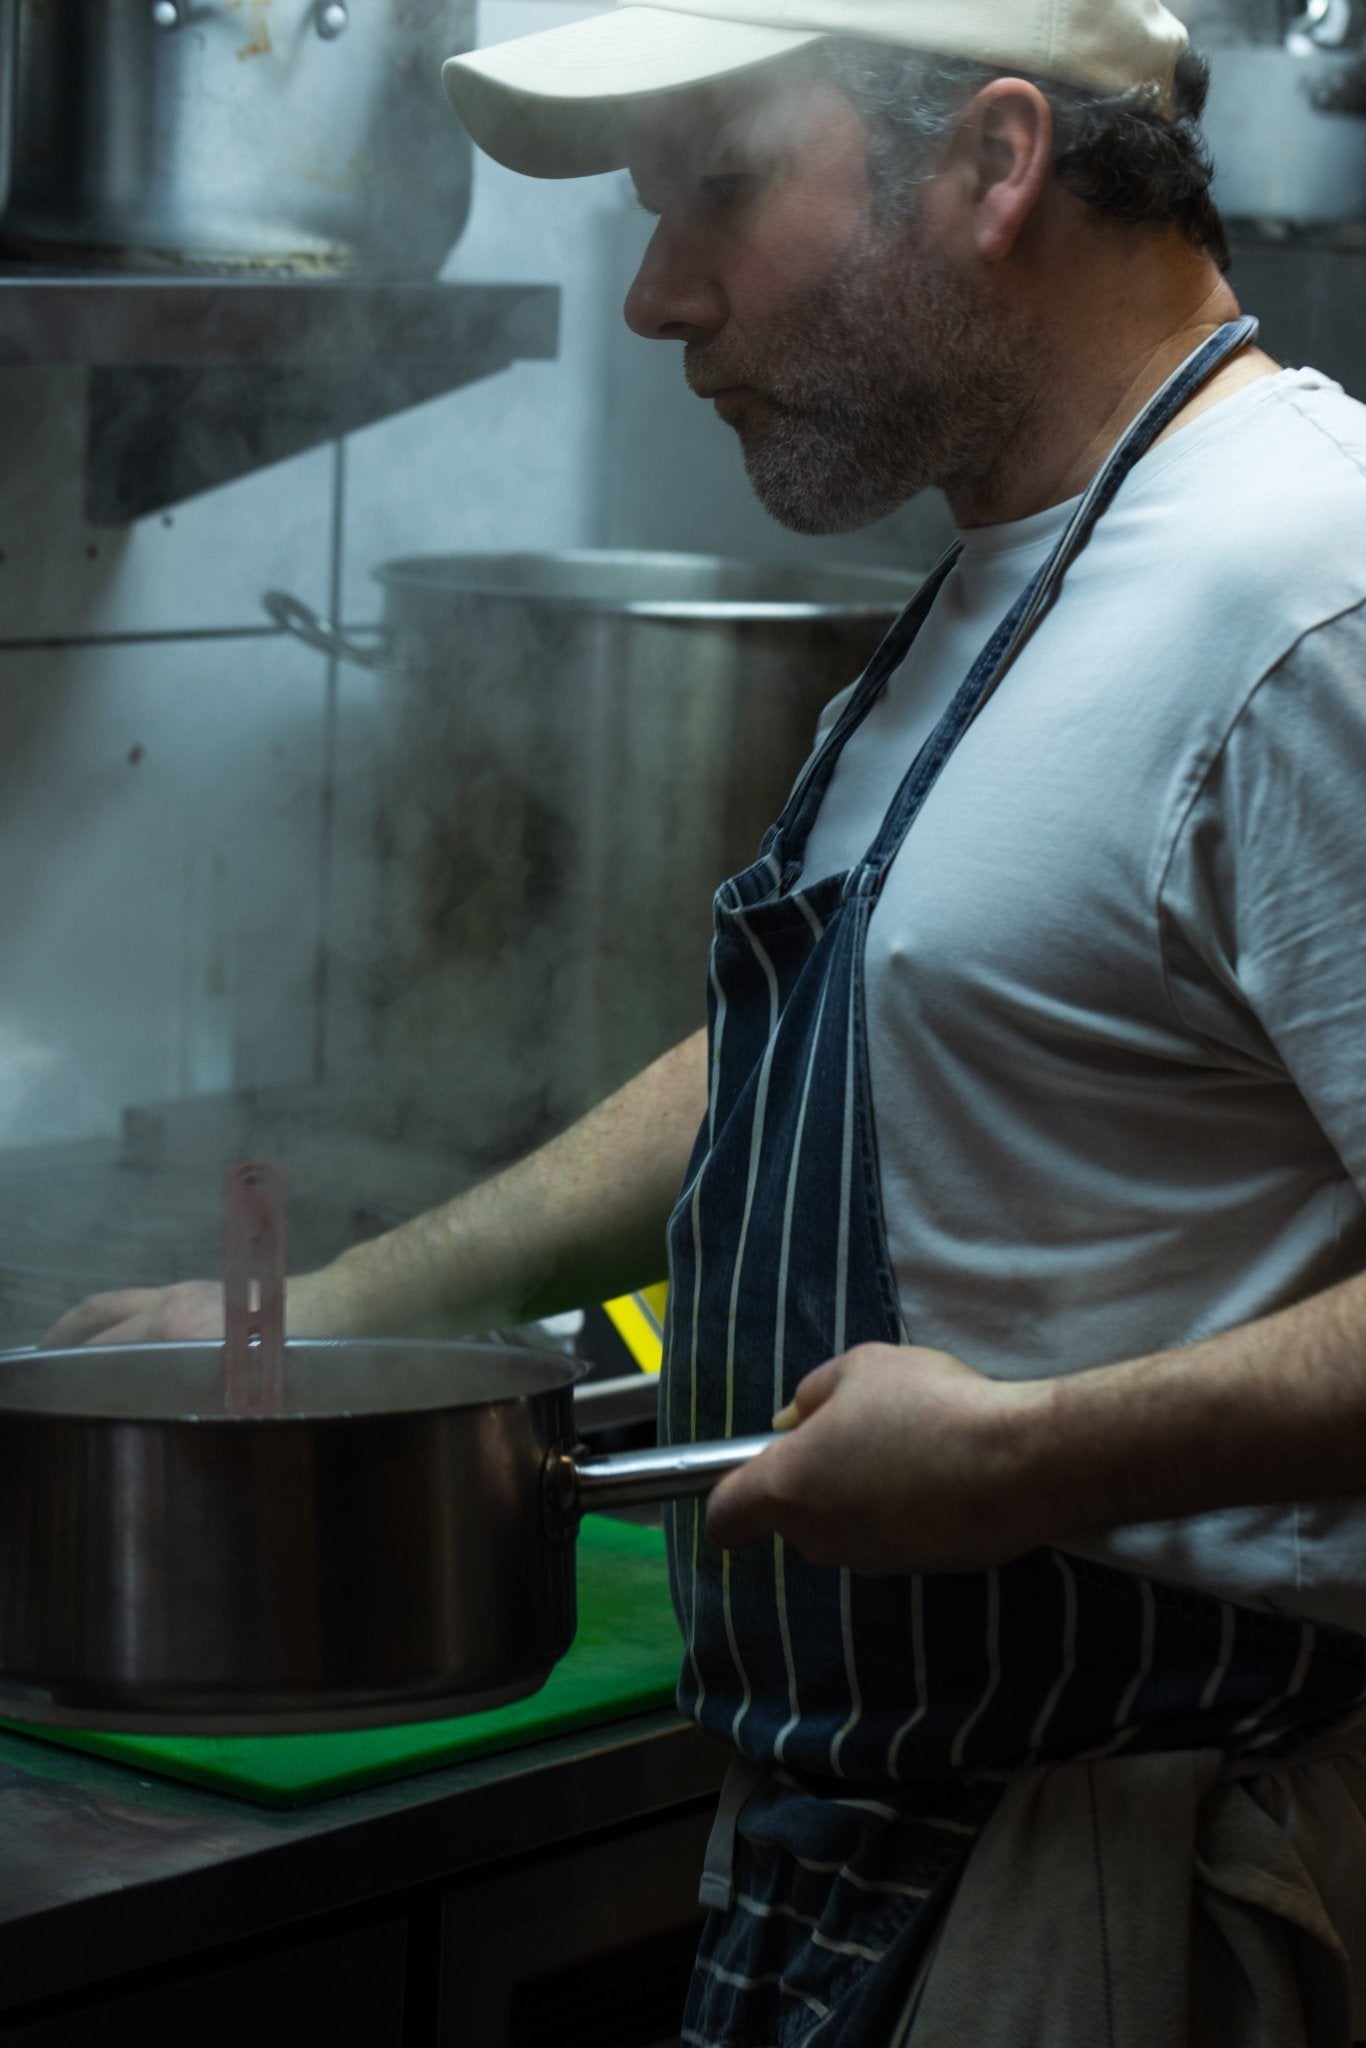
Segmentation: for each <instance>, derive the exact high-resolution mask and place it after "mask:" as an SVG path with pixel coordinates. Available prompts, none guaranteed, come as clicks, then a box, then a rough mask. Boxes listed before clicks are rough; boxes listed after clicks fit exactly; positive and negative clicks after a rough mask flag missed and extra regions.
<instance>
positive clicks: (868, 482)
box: [684, 221, 1037, 533]
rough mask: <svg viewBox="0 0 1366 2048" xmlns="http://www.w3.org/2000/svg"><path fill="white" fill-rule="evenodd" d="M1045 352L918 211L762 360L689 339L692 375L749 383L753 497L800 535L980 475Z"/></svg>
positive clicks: (827, 286) (856, 259)
mask: <svg viewBox="0 0 1366 2048" xmlns="http://www.w3.org/2000/svg"><path fill="white" fill-rule="evenodd" d="M1035 354H1036V351H1035V349H1034V347H1033V346H1032V345H1031V341H1030V337H1029V336H1028V334H1027V333H1026V332H1025V330H1024V328H1023V325H1022V323H1020V322H1017V321H1013V320H1011V319H1010V318H1009V317H1008V316H1007V315H1005V314H1004V312H1003V310H1002V309H1001V308H1000V306H999V305H992V306H991V307H989V308H988V306H987V305H986V304H985V303H983V301H982V299H981V298H980V296H979V295H978V294H977V293H975V292H974V291H973V290H972V289H971V288H970V287H969V286H968V285H967V283H966V282H965V281H964V280H963V279H962V278H961V277H959V276H958V275H957V273H955V272H953V271H952V270H951V269H950V268H949V266H948V265H947V264H946V263H945V261H944V259H943V257H942V256H941V255H940V254H939V252H938V250H937V249H935V248H934V247H933V246H931V244H930V242H929V238H928V236H927V235H926V234H925V232H924V231H923V229H922V228H921V227H920V226H919V224H918V223H916V222H914V221H913V222H911V223H910V224H909V225H907V226H904V227H902V228H900V229H898V230H897V231H895V233H891V232H888V231H886V230H884V231H881V232H880V233H878V234H876V235H875V236H874V237H872V238H869V239H865V240H864V241H863V242H862V243H861V244H860V246H859V247H858V248H856V249H854V250H852V251H850V252H849V253H848V254H847V255H846V256H845V257H844V258H843V259H842V260H841V262H840V264H839V266H838V268H837V269H836V270H835V271H834V272H833V273H832V274H831V275H830V276H828V277H827V278H825V279H823V280H822V282H821V283H820V284H819V285H818V286H816V287H814V288H813V290H812V291H811V292H810V293H809V294H808V295H807V296H806V298H805V299H804V300H803V301H802V302H801V304H800V305H799V306H798V307H797V308H796V310H795V312H794V314H793V317H792V318H791V320H790V322H789V323H788V325H787V326H786V327H785V329H784V331H783V332H782V333H781V334H780V335H779V336H778V337H777V338H776V339H774V340H773V341H772V342H771V343H770V344H769V346H768V347H767V348H766V349H765V352H764V358H763V360H762V361H760V360H756V359H751V360H750V361H748V362H744V361H738V360H737V361H729V360H727V358H726V356H725V354H724V351H723V349H722V348H720V347H719V346H717V345H715V344H710V343H706V342H690V343H689V344H688V346H687V349H686V350H685V353H684V367H685V372H686V375H687V378H688V382H689V384H691V385H692V386H693V388H694V389H695V390H696V389H699V388H700V389H702V390H704V391H717V390H720V389H723V388H726V387H732V388H733V387H736V386H744V387H745V388H746V399H745V404H744V410H743V412H742V414H741V416H740V419H739V424H738V428H737V431H738V433H739V436H740V442H741V447H742V450H743V453H744V460H745V469H746V472H747V473H748V476H749V480H750V483H751V485H752V486H753V489H754V492H755V495H756V496H757V497H758V499H759V501H760V503H761V504H762V505H763V506H764V508H765V510H766V511H768V512H769V513H770V514H771V515H772V517H773V518H774V519H776V520H778V521H779V522H780V523H781V524H782V525H784V526H788V527H791V528H792V529H793V530H794V531H795V532H797V533H849V532H852V531H853V530H854V529H855V528H856V527H860V526H867V525H868V524H870V522H871V521H873V520H875V519H882V518H885V517H886V515H887V514H888V513H890V512H894V511H895V510H896V508H897V507H898V506H899V505H903V504H905V503H906V501H907V500H908V499H909V498H913V497H914V496H915V495H916V494H917V492H919V491H923V490H925V489H926V488H928V487H929V486H931V485H934V486H938V487H939V488H940V489H942V490H946V491H948V492H949V494H950V496H953V495H955V491H956V490H959V491H961V490H963V489H964V488H965V487H973V488H976V489H980V488H981V486H982V485H983V484H985V483H986V482H988V481H989V479H990V478H991V476H992V475H993V473H994V472H995V470H996V469H997V468H998V466H999V465H1000V463H1001V462H1002V460H1003V459H1008V458H1009V456H1010V454H1011V452H1012V448H1013V445H1016V444H1018V439H1019V435H1020V431H1021V429H1022V427H1023V425H1024V422H1025V420H1026V418H1027V416H1028V413H1029V409H1030V398H1029V394H1030V391H1031V387H1032V386H1033V384H1034V378H1033V375H1032V374H1031V372H1032V371H1033V370H1034V369H1036V368H1037V365H1036V364H1035V363H1034V356H1035Z"/></svg>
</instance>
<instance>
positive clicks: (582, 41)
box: [441, 5, 820, 178]
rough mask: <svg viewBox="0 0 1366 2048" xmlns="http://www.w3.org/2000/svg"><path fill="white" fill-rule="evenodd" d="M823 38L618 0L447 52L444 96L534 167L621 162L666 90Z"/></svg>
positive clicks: (567, 171)
mask: <svg viewBox="0 0 1366 2048" xmlns="http://www.w3.org/2000/svg"><path fill="white" fill-rule="evenodd" d="M819 40H820V32H819V31H812V30H802V29H779V28H768V27H764V26H761V25H760V24H758V23H755V22H747V21H719V20H717V19H715V18H714V17H712V16H709V15H699V14H675V13H674V12H672V10H670V9H668V8H662V7H648V6H638V5H637V6H625V7H614V8H612V9H611V10H610V12H608V13H605V14H590V15H588V16H587V17H586V18H585V19H584V20H582V21H574V22H568V23H566V24H564V25H563V26H562V27H560V28H548V29H542V30H541V32H540V33H539V34H538V35H532V36H520V37H518V38H517V40H516V41H515V42H510V43H498V44H495V45H494V46H493V47H492V48H491V49H488V50H471V51H469V52H468V53H467V54H466V55H464V56H461V57H451V58H449V59H448V60H447V62H446V64H445V65H444V66H443V67H442V73H441V82H442V84H443V85H444V86H445V88H446V97H447V99H448V100H449V101H450V103H451V105H452V106H453V107H454V108H455V111H456V113H457V114H458V115H459V116H460V119H461V120H462V121H463V122H464V124H465V126H466V127H467V128H468V129H469V132H470V134H471V135H472V136H473V137H474V139H475V141H476V142H477V143H478V145H479V147H480V148H481V149H482V150H485V151H486V152H487V153H488V155H489V156H491V157H494V158H496V159H497V161H498V162H499V163H500V164H507V165H508V167H509V168H510V169H511V170H514V171H525V172H526V173H528V175H529V176H531V177H533V178H580V177H585V176H588V175H590V174H591V173H593V172H595V171H615V170H620V168H621V166H622V165H623V164H624V163H625V162H626V152H627V139H628V137H629V135H630V130H631V124H632V122H633V120H634V119H635V118H636V116H637V115H638V113H639V112H640V111H641V108H642V106H643V105H644V104H647V103H648V102H649V101H650V100H652V99H656V98H658V97H659V96H660V95H662V94H664V93H670V92H678V91H679V90H681V89H682V88H683V87H686V86H691V85H703V84H705V83H706V82H707V81H708V80H709V79H717V78H725V77H728V76H729V75H730V74H731V73H733V72H737V71H746V70H748V69H749V68H750V67H751V66H752V65H755V64H766V63H769V62H771V61H772V59H773V58H775V57H784V56H786V55H788V54H789V52H791V51H793V50H800V49H801V48H802V47H803V46H804V45H805V44H807V43H814V42H818V41H819Z"/></svg>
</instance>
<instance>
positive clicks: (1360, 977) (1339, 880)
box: [1160, 607, 1366, 1193]
mask: <svg viewBox="0 0 1366 2048" xmlns="http://www.w3.org/2000/svg"><path fill="white" fill-rule="evenodd" d="M1198 680H1199V679H1198V677H1193V678H1192V686H1193V687H1198ZM1160 913H1161V922H1162V931H1163V946H1164V953H1165V959H1166V966H1167V973H1168V985H1169V988H1170V990H1171V994H1172V1000H1173V1002H1174V1003H1175V1004H1176V1007H1177V1009H1178V1010H1179V1012H1180V1014H1181V1016H1182V1019H1183V1021H1184V1022H1185V1023H1186V1024H1187V1026H1188V1027H1189V1028H1191V1029H1193V1030H1195V1031H1196V1032H1197V1033H1198V1034H1199V1035H1200V1036H1201V1037H1203V1038H1204V1039H1205V1040H1206V1041H1207V1043H1208V1044H1209V1046H1210V1051H1211V1056H1212V1057H1213V1058H1215V1059H1217V1060H1220V1061H1223V1062H1226V1063H1227V1064H1229V1065H1230V1066H1232V1067H1235V1068H1240V1069H1242V1070H1244V1071H1246V1070H1247V1069H1249V1068H1254V1069H1256V1070H1258V1071H1260V1072H1262V1073H1263V1074H1264V1075H1266V1076H1267V1077H1268V1078H1274V1077H1275V1076H1276V1075H1277V1074H1280V1075H1283V1077H1284V1079H1285V1081H1286V1083H1287V1085H1291V1086H1293V1087H1295V1088H1296V1089H1298V1091H1299V1092H1300V1094H1301V1096H1302V1097H1303V1098H1304V1100H1305V1102H1306V1104H1307V1105H1308V1107H1309V1109H1310V1111H1311V1113H1312V1114H1313V1116H1314V1118H1315V1120H1316V1122H1317V1123H1318V1125H1319V1127H1320V1129H1321V1130H1322V1131H1323V1133H1324V1135H1325V1136H1326V1137H1327V1138H1328V1140H1329V1142H1330V1143H1331V1145H1332V1146H1333V1148H1334V1150H1335V1151H1336V1152H1337V1154H1338V1157H1339V1158H1340V1159H1341V1160H1342V1162H1343V1165H1344V1166H1345V1167H1346V1169H1347V1171H1348V1172H1349V1173H1350V1174H1351V1176H1352V1178H1353V1179H1354V1181H1355V1182H1356V1184H1357V1187H1358V1188H1359V1189H1360V1190H1361V1191H1362V1192H1363V1193H1366V607H1358V608H1357V609H1356V610H1354V611H1349V612H1346V613H1343V614H1342V615H1341V616H1340V617H1338V618H1336V619H1334V620H1332V621H1330V622H1329V623H1327V624H1325V625H1322V626H1319V627H1317V628H1316V629H1315V630H1314V631H1313V632H1311V633H1308V634H1306V635H1305V636H1304V637H1303V638H1302V639H1301V640H1299V641H1298V642H1297V643H1296V645H1295V646H1294V647H1293V648H1292V649H1291V650H1290V652H1289V653H1288V654H1287V655H1286V656H1285V657H1284V659H1283V660H1282V661H1281V662H1279V663H1278V664H1277V666H1276V667H1275V668H1273V669H1272V670H1270V671H1269V673H1268V674H1267V675H1265V676H1264V677H1263V678H1262V679H1261V681H1260V682H1259V684H1258V685H1257V687H1256V688H1255V689H1254V690H1253V691H1252V693H1251V695H1250V696H1249V698H1248V700H1247V702H1246V704H1245V705H1244V707H1243V709H1242V711H1241V713H1240V715H1239V716H1238V718H1237V720H1236V721H1235V723H1234V725H1233V726H1232V728H1231V730H1230V731H1229V732H1228V734H1227V736H1226V738H1225V740H1224V743H1223V745H1222V747H1221V748H1220V749H1219V750H1218V751H1217V753H1216V754H1215V756H1214V758H1213V760H1212V761H1211V762H1210V763H1209V765H1208V767H1207V769H1206V771H1205V772H1204V773H1203V775H1201V776H1200V777H1199V779H1198V782H1197V786H1196V788H1195V791H1194V794H1193V796H1192V797H1191V798H1190V800H1189V803H1188V807H1187V809H1186V811H1185V815H1184V817H1182V818H1181V819H1180V820H1179V825H1178V830H1177V832H1176V836H1175V840H1174V844H1173V847H1172V852H1171V856H1170V859H1169V861H1168V863H1167V867H1166V872H1165V875H1164V876H1163V878H1162V882H1161V887H1160Z"/></svg>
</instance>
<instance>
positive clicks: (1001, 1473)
mask: <svg viewBox="0 0 1366 2048" xmlns="http://www.w3.org/2000/svg"><path fill="white" fill-rule="evenodd" d="M1049 1389H1050V1382H1048V1381H1040V1380H1027V1381H1022V1382H1018V1383H1017V1382H1012V1381H1007V1380H992V1379H987V1378H986V1377H984V1375H982V1374H981V1373H979V1372H975V1371H974V1370H973V1369H972V1367H971V1366H967V1365H964V1364H963V1363H962V1362H961V1360H959V1359H957V1358H952V1357H950V1356H949V1354H948V1353H947V1352H944V1351H928V1350H924V1349H922V1348H921V1347H919V1346H915V1345H910V1346H895V1345H890V1344H861V1345H859V1346H858V1347H857V1348H856V1349H855V1350H853V1351H849V1352H846V1353H845V1354H844V1355H843V1357H840V1358H835V1359H832V1360H831V1361H830V1363H829V1364H828V1365H822V1366H820V1367H819V1368H818V1369H817V1370H816V1371H815V1372H812V1373H808V1374H807V1376H806V1378H805V1379H804V1380H802V1381H801V1383H800V1385H799V1386H798V1388H797V1390H796V1396H795V1399H794V1401H793V1402H792V1405H791V1407H790V1408H788V1409H785V1410H784V1411H783V1413H782V1414H781V1415H780V1416H777V1417H775V1418H774V1420H775V1424H776V1426H777V1427H778V1428H779V1429H783V1430H785V1431H787V1434H785V1435H784V1436H783V1437H782V1439H781V1441H780V1442H778V1443H775V1444H774V1445H772V1446H771V1447H770V1448H769V1449H768V1450H766V1451H764V1452H763V1453H762V1455H761V1456H759V1457H758V1458H755V1459H753V1460H752V1461H751V1462H750V1463H749V1464H748V1465H746V1466H745V1467H744V1468H743V1469H742V1470H740V1471H738V1472H733V1473H731V1474H730V1475H729V1476H728V1477H727V1478H725V1479H723V1480H722V1481H721V1482H720V1484H719V1485H718V1486H717V1487H716V1488H715V1490H714V1491H713V1493H712V1494H711V1496H710V1500H709V1502H708V1508H707V1528H708V1532H709V1534H710V1535H711V1536H713V1537H714V1538H715V1540H716V1541H717V1542H718V1543H721V1544H724V1545H725V1546H726V1547H727V1548H729V1549H739V1548H741V1547H743V1546H744V1545H745V1544H750V1543H759V1542H762V1541H763V1540H764V1539H765V1538H766V1537H768V1536H770V1535H774V1534H776V1535H779V1536H782V1537H784V1538H785V1539H786V1541H787V1542H789V1543H790V1544H792V1546H793V1548H794V1549H796V1550H799V1551H800V1552H801V1553H802V1555H803V1556H804V1557H807V1558H809V1559H810V1560H811V1562H812V1563H813V1564H828V1565H847V1566H849V1567H850V1568H851V1569H852V1570H854V1571H859V1572H909V1571H941V1572H942V1571H950V1572H951V1571H974V1570H978V1569H980V1568H982V1567H983V1566H985V1565H989V1564H1000V1563H1003V1562H1004V1561H1005V1560H1006V1559H1007V1558H1011V1557H1018V1556H1020V1555H1021V1554H1022V1553H1023V1552H1024V1551H1026V1550H1031V1549H1033V1548H1034V1546H1035V1545H1036V1544H1038V1543H1043V1542H1048V1541H1050V1540H1052V1539H1053V1538H1054V1537H1056V1536H1057V1535H1059V1534H1060V1533H1061V1532H1060V1530H1059V1528H1058V1527H1057V1526H1056V1520H1055V1518H1056V1513H1057V1510H1056V1504H1055V1503H1053V1502H1052V1501H1051V1500H1050V1498H1049V1492H1048V1489H1047V1488H1045V1487H1043V1486H1041V1485H1040V1483H1039V1481H1038V1479H1037V1478H1036V1476H1035V1474H1034V1472H1033V1470H1032V1469H1031V1455H1030V1453H1031V1447H1032V1446H1034V1445H1035V1444H1036V1443H1037V1441H1038V1437H1039V1434H1040V1432H1039V1431H1038V1430H1037V1429H1036V1428H1035V1427H1034V1426H1033V1425H1034V1424H1035V1423H1036V1422H1037V1421H1038V1420H1040V1419H1042V1418H1043V1417H1044V1415H1045V1413H1046V1406H1047V1402H1048V1399H1049Z"/></svg>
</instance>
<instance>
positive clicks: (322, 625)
mask: <svg viewBox="0 0 1366 2048" xmlns="http://www.w3.org/2000/svg"><path fill="white" fill-rule="evenodd" d="M261 603H262V604H263V606H264V607H265V609H266V611H267V612H268V613H269V614H270V616H271V618H272V619H274V621H275V623H276V625H277V626H283V627H284V630H285V631H286V633H292V634H293V635H294V637H295V639H296V640H302V641H304V642H305V644H306V645H307V646H309V647H316V648H317V650H318V652H319V653H320V654H335V655H336V656H337V657H338V658H339V659H340V660H342V661H354V662H356V663H358V665H359V666H360V667H361V668H376V669H387V668H389V667H390V662H389V658H388V652H387V649H386V647H385V644H384V642H383V640H381V642H380V645H379V646H378V647H362V646H361V645H360V644H359V643H358V642H357V641H355V640H353V639H351V637H350V635H349V634H347V633H344V632H343V631H342V629H341V627H340V626H334V625H333V623H332V621H331V619H325V618H324V617H323V615H322V613H321V612H315V611H314V609H313V607H312V605H311V604H305V603H304V601H303V599H302V598H301V597H294V596H292V595H291V594H290V592H289V591H287V590H267V591H266V592H265V594H264V595H263V597H262V599H261ZM365 630H366V631H367V632H382V628H380V627H377V626H370V627H366V628H365Z"/></svg>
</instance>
